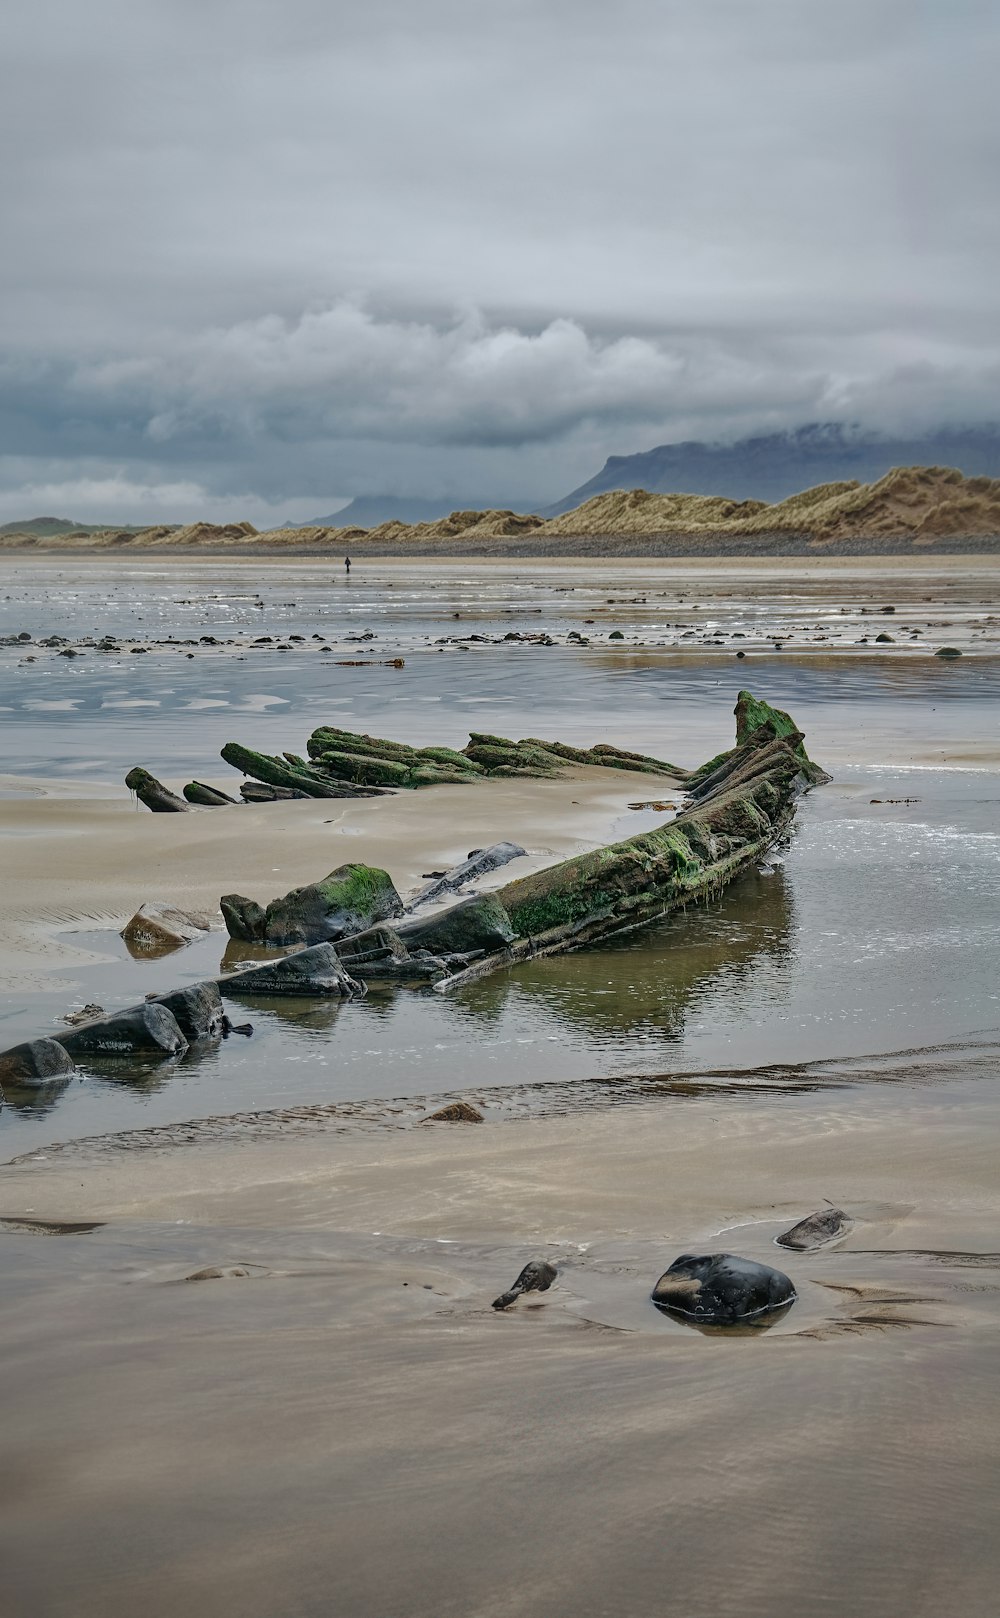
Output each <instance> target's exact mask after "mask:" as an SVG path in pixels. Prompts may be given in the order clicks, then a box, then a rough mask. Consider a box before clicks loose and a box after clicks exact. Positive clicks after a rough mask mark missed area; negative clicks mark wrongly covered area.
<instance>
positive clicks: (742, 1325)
mask: <svg viewBox="0 0 1000 1618" xmlns="http://www.w3.org/2000/svg"><path fill="white" fill-rule="evenodd" d="M650 1302H651V1303H652V1304H653V1307H654V1308H655V1309H657V1310H659V1312H660V1314H661V1315H666V1316H667V1318H668V1320H672V1321H673V1322H674V1324H675V1325H678V1326H690V1328H691V1330H692V1331H696V1332H699V1333H700V1334H701V1336H702V1337H725V1338H726V1339H727V1341H729V1342H731V1341H732V1339H733V1338H734V1337H759V1336H760V1335H761V1334H762V1332H766V1331H770V1330H771V1327H772V1326H776V1325H777V1324H778V1322H779V1321H780V1320H784V1318H785V1316H786V1315H787V1314H788V1311H789V1310H790V1309H791V1307H792V1305H793V1304H794V1303H795V1299H794V1298H790V1299H789V1301H788V1303H783V1304H780V1305H779V1306H778V1308H777V1309H762V1310H761V1312H760V1314H759V1315H747V1316H745V1318H744V1319H743V1320H732V1321H727V1322H722V1321H719V1320H696V1319H695V1318H694V1316H693V1315H686V1314H685V1313H684V1312H683V1310H681V1309H668V1308H667V1306H666V1304H664V1303H659V1302H657V1300H656V1298H651V1299H650Z"/></svg>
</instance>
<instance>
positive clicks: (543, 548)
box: [0, 534, 1000, 569]
mask: <svg viewBox="0 0 1000 1618" xmlns="http://www.w3.org/2000/svg"><path fill="white" fill-rule="evenodd" d="M892 544H898V541H892V542H888V543H887V544H886V545H877V544H875V543H873V542H871V543H870V542H867V541H854V540H841V541H813V540H803V541H801V542H800V543H799V544H798V545H789V544H785V543H782V544H781V546H780V547H778V546H776V547H775V548H773V549H770V550H768V549H766V548H765V547H763V546H760V545H756V544H755V545H753V546H749V545H743V546H739V545H737V544H733V543H729V544H727V543H726V542H725V541H718V542H715V541H712V542H707V541H706V542H704V543H702V542H699V543H698V545H697V547H696V548H692V547H691V546H689V545H688V546H685V542H684V541H682V540H675V539H674V538H672V537H671V536H670V535H655V534H654V535H649V534H643V535H638V536H621V535H617V534H608V535H593V536H590V535H581V536H578V537H577V538H575V539H567V540H556V539H553V540H549V541H546V543H545V544H544V545H539V544H538V543H537V542H536V543H535V544H534V545H532V544H531V543H530V542H529V541H527V540H523V541H511V540H508V539H502V540H490V539H483V540H478V541H476V542H471V541H469V542H465V543H463V544H462V545H461V546H460V547H456V545H455V544H453V543H449V542H447V541H443V540H423V541H413V542H409V543H407V544H406V545H405V546H403V545H399V544H397V543H395V542H394V541H391V540H385V541H379V540H376V541H372V542H365V541H357V540H352V541H351V544H350V547H349V549H350V550H351V552H352V553H353V555H352V561H355V560H357V561H361V562H364V561H366V560H371V561H397V562H408V561H412V562H414V563H419V562H421V561H450V562H455V563H458V564H461V563H464V562H484V561H485V562H495V563H502V562H506V561H509V562H512V563H515V562H522V561H531V562H544V563H551V564H554V565H557V566H559V565H566V566H572V565H573V564H574V563H577V564H579V563H588V562H594V561H599V560H601V559H607V560H613V561H614V562H615V563H616V564H619V565H625V566H628V564H629V563H630V562H635V563H644V562H651V561H671V562H687V563H692V564H699V563H703V564H705V565H708V566H711V565H712V564H714V563H722V564H726V563H738V564H740V565H746V566H748V567H751V568H753V567H756V566H760V565H764V566H766V565H768V564H774V563H782V562H786V563H790V564H797V565H798V566H799V567H801V565H802V563H804V562H805V563H808V564H809V565H810V566H814V565H820V566H822V565H823V564H824V563H827V564H844V563H847V564H850V563H855V562H866V561H870V562H878V563H881V564H883V565H885V566H886V567H889V568H895V567H900V566H903V567H906V568H907V569H910V568H912V567H913V566H914V565H915V564H916V566H917V567H918V568H919V567H920V566H922V565H923V564H925V563H934V562H935V561H938V560H940V561H942V562H944V563H946V564H954V563H959V562H963V561H964V562H970V563H975V564H980V565H981V564H982V563H984V562H985V563H993V564H994V565H998V566H1000V536H995V537H990V538H988V539H982V540H979V541H976V540H972V539H966V540H935V541H934V542H933V543H927V544H912V545H911V546H910V547H909V548H908V549H905V550H904V549H898V550H894V549H892V548H891V545H892ZM343 552H344V546H343V545H330V544H306V543H303V544H302V545H268V544H266V543H263V542H261V543H257V544H252V545H237V544H226V545H217V546H196V545H184V546H170V545H135V546H130V545H115V546H101V545H87V544H80V545H64V546H57V545H46V544H40V543H37V542H34V543H32V544H29V545H4V544H3V543H2V540H0V562H2V561H3V560H4V559H10V560H14V561H17V560H22V561H40V560H42V559H45V558H51V559H52V560H54V561H60V562H63V563H65V562H68V561H77V560H81V559H83V558H85V557H86V558H90V557H96V558H98V559H100V560H102V561H108V560H112V561H113V560H116V559H118V558H121V559H122V560H123V561H125V562H134V561H136V560H137V559H140V558H147V557H148V558H149V559H150V560H153V561H155V560H157V559H159V558H163V559H165V560H168V561H179V560H181V559H184V560H191V561H209V562H210V561H220V560H223V559H227V558H231V559H233V560H235V561H251V560H254V559H255V558H257V559H263V560H266V561H269V562H278V561H292V562H303V561H316V562H322V563H325V564H326V563H330V562H331V561H332V562H334V564H335V566H337V567H338V569H339V568H340V566H341V559H342V556H343Z"/></svg>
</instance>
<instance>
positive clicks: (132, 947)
mask: <svg viewBox="0 0 1000 1618" xmlns="http://www.w3.org/2000/svg"><path fill="white" fill-rule="evenodd" d="M209 930H210V929H209V924H208V920H207V918H206V917H203V916H192V915H191V914H189V912H188V911H186V910H178V909H177V907H176V906H175V905H172V904H167V903H166V902H164V901H163V900H151V901H149V902H148V903H146V904H144V905H140V906H139V909H138V910H137V911H136V913H135V915H134V916H133V917H132V918H131V920H130V921H127V922H126V923H125V926H124V927H123V928H122V933H121V936H122V938H123V939H124V940H125V943H126V944H127V945H128V949H129V953H130V954H131V955H163V954H165V953H167V952H168V951H169V950H173V949H180V947H181V945H182V944H190V943H191V942H192V941H193V940H194V939H196V938H204V936H205V934H206V933H207V932H208V931H209Z"/></svg>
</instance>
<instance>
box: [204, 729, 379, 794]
mask: <svg viewBox="0 0 1000 1618" xmlns="http://www.w3.org/2000/svg"><path fill="white" fill-rule="evenodd" d="M222 757H223V759H224V760H225V762H226V763H227V764H231V765H232V766H233V768H234V769H236V770H242V772H243V774H244V775H249V776H250V777H251V778H252V779H253V780H255V781H263V782H264V783H265V785H266V786H271V787H290V788H291V789H292V791H294V792H301V793H303V794H304V796H305V797H307V798H362V797H371V796H372V790H367V791H360V790H357V789H355V788H354V787H351V786H349V785H347V783H346V782H343V781H334V780H332V779H331V777H330V775H329V774H327V773H324V772H323V771H321V770H318V769H316V768H314V767H313V766H312V765H310V764H307V763H306V761H305V759H300V758H298V757H297V755H296V754H294V753H292V754H287V753H286V754H285V755H284V756H283V757H281V758H278V757H276V756H273V755H271V754H270V753H256V752H254V750H253V749H252V748H250V747H242V746H241V745H240V743H239V742H227V743H226V745H225V747H224V748H223V749H222Z"/></svg>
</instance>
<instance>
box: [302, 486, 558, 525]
mask: <svg viewBox="0 0 1000 1618" xmlns="http://www.w3.org/2000/svg"><path fill="white" fill-rule="evenodd" d="M487 506H488V502H487V501H485V500H481V499H479V500H467V501H465V502H464V504H463V502H462V501H460V500H456V498H455V496H454V495H445V496H443V497H442V498H441V499H440V500H420V499H418V498H417V497H416V496H415V495H405V494H404V495H395V494H361V495H358V496H357V498H356V499H355V500H352V501H351V503H350V505H349V506H344V507H343V509H342V510H340V511H335V512H333V513H331V515H330V516H328V517H312V518H310V520H309V521H308V522H300V523H288V524H286V525H285V526H287V527H289V528H292V527H294V528H379V527H381V525H382V523H384V522H407V523H411V522H437V521H438V520H439V519H440V518H441V517H450V515H451V513H452V512H453V511H455V510H458V509H459V508H463V509H468V508H474V509H475V510H477V511H482V510H483V509H484V508H485V507H487ZM517 509H518V510H525V511H530V510H531V503H530V502H526V503H525V504H524V506H520V507H518V508H517Z"/></svg>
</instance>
